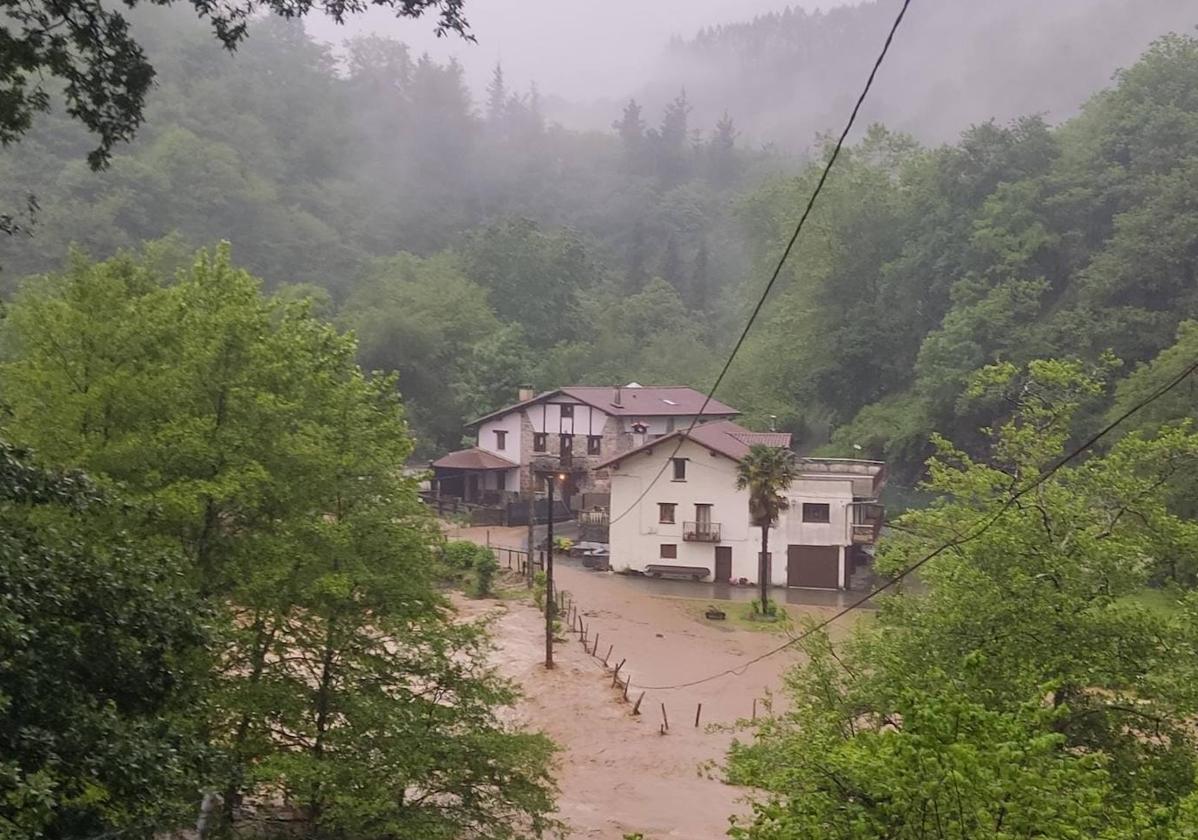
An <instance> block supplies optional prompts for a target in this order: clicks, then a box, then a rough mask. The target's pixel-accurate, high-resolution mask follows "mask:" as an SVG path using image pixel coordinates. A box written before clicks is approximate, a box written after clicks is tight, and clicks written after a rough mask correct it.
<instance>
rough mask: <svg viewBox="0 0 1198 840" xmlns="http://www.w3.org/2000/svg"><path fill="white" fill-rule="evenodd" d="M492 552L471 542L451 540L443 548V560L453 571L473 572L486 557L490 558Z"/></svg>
mask: <svg viewBox="0 0 1198 840" xmlns="http://www.w3.org/2000/svg"><path fill="white" fill-rule="evenodd" d="M490 556H491V550H490V549H489V548H487V547H485V546H481V545H479V544H478V543H474V542H470V541H469V540H450V541H449V542H447V543H445V545H444V546H443V547H442V548H441V558H442V560H443V562H444V563H445V564H446V565H447V566H449V567H450V568H451V569H458V570H461V571H471V570H472V569H475V568H477V567H478V564H479V562H480V561H481V560H482V558H484V557H490Z"/></svg>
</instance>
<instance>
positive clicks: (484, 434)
mask: <svg viewBox="0 0 1198 840" xmlns="http://www.w3.org/2000/svg"><path fill="white" fill-rule="evenodd" d="M496 431H503V432H507V440H506V441H505V442H504V443H505V448H503V449H498V448H497V447H496V446H495V432H496ZM478 448H479V449H483V450H486V451H487V452H493V453H495V454H496V455H498V456H500V457H501V458H507V459H508V460H509V461H514V462H515V463H517V464H518V463H520V412H518V411H513V412H511V413H510V414H505V415H503V416H502V417H496V418H495V419H494V420H488V421H487V422H485V423H483V424H482V425H481V426H479V427H478Z"/></svg>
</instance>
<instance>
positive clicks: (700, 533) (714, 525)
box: [682, 522, 720, 542]
mask: <svg viewBox="0 0 1198 840" xmlns="http://www.w3.org/2000/svg"><path fill="white" fill-rule="evenodd" d="M682 539H683V540H685V541H686V542H719V541H720V523H718V522H683V523H682Z"/></svg>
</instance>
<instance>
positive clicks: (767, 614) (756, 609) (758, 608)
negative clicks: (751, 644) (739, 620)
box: [749, 598, 778, 621]
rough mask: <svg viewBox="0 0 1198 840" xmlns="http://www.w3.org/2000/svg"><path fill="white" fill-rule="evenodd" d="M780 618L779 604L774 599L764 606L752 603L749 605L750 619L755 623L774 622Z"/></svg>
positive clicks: (759, 603) (755, 602)
mask: <svg viewBox="0 0 1198 840" xmlns="http://www.w3.org/2000/svg"><path fill="white" fill-rule="evenodd" d="M777 617H778V604H777V602H775V601H774V599H773V598H770V599H768V600H767V601H766V602H765V603H764V604H762V603H761V602H760V601H752V602H750V604H749V618H750V619H751V620H753V621H773V620H774V619H776V618H777Z"/></svg>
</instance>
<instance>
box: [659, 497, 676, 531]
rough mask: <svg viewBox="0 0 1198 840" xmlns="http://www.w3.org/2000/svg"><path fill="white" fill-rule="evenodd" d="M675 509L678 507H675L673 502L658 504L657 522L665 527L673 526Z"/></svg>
mask: <svg viewBox="0 0 1198 840" xmlns="http://www.w3.org/2000/svg"><path fill="white" fill-rule="evenodd" d="M675 507H677V505H675V504H674V503H673V502H658V503H657V521H658V522H660V523H662V524H663V525H673V524H674V508H675Z"/></svg>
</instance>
